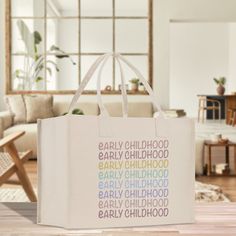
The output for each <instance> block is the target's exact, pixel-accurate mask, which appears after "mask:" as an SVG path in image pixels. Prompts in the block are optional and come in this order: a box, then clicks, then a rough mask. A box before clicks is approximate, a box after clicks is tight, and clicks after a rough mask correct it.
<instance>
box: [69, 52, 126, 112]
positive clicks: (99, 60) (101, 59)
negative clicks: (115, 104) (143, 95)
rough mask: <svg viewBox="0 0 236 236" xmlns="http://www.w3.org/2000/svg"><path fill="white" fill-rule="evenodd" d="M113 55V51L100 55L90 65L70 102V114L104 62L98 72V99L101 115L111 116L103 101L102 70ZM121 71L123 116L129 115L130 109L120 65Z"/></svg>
mask: <svg viewBox="0 0 236 236" xmlns="http://www.w3.org/2000/svg"><path fill="white" fill-rule="evenodd" d="M113 55H114V57H115V54H113V53H108V54H104V55H102V56H100V57H99V58H97V60H96V61H95V62H94V63H93V65H92V66H91V67H90V69H89V70H88V72H87V73H86V75H85V77H84V79H83V80H82V82H81V84H80V86H79V88H78V90H77V91H76V93H75V95H74V97H73V99H72V101H71V103H70V106H69V111H68V114H71V113H72V111H73V110H74V109H75V108H76V102H77V101H78V99H79V97H80V96H81V95H82V92H83V91H84V89H85V87H86V85H87V84H88V82H89V81H90V79H91V78H92V76H93V74H94V73H95V71H96V70H97V68H98V67H99V66H100V64H101V63H102V62H103V63H102V66H101V67H100V70H99V73H98V79H97V100H98V106H99V109H100V111H101V115H103V116H109V114H108V112H107V109H106V108H105V106H104V104H103V103H102V96H101V74H102V70H103V68H104V66H105V64H106V62H107V60H108V59H109V57H111V56H113ZM120 73H121V81H122V86H121V92H122V98H123V103H122V108H123V109H122V111H123V117H127V113H128V112H127V110H128V102H127V93H126V89H125V83H124V76H123V71H122V68H121V66H120Z"/></svg>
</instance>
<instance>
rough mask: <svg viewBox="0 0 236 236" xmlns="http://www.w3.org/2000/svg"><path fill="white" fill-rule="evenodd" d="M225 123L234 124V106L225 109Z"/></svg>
mask: <svg viewBox="0 0 236 236" xmlns="http://www.w3.org/2000/svg"><path fill="white" fill-rule="evenodd" d="M226 124H227V125H232V126H235V125H236V108H229V109H228V111H227V120H226Z"/></svg>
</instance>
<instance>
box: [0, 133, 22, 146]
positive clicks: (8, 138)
mask: <svg viewBox="0 0 236 236" xmlns="http://www.w3.org/2000/svg"><path fill="white" fill-rule="evenodd" d="M24 134H25V131H19V132H16V133H13V134H10V135H8V136H6V137H4V138H2V139H1V140H0V148H2V147H5V146H6V145H8V144H10V143H12V142H14V141H15V140H16V139H18V138H19V137H21V136H22V135H24Z"/></svg>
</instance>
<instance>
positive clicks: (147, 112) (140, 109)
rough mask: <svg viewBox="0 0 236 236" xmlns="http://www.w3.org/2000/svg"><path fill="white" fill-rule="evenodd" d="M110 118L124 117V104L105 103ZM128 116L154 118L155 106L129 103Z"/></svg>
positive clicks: (148, 103) (145, 103)
mask: <svg viewBox="0 0 236 236" xmlns="http://www.w3.org/2000/svg"><path fill="white" fill-rule="evenodd" d="M105 107H106V108H107V110H108V113H109V114H110V116H114V117H121V116H122V104H121V103H119V102H111V103H105ZM128 116H129V117H152V116H153V106H152V103H150V102H130V103H128Z"/></svg>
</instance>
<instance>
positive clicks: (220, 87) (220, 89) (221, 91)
mask: <svg viewBox="0 0 236 236" xmlns="http://www.w3.org/2000/svg"><path fill="white" fill-rule="evenodd" d="M216 91H217V93H218V95H220V96H222V95H224V93H225V87H224V86H223V85H221V84H220V85H219V86H218V87H217V89H216Z"/></svg>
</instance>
